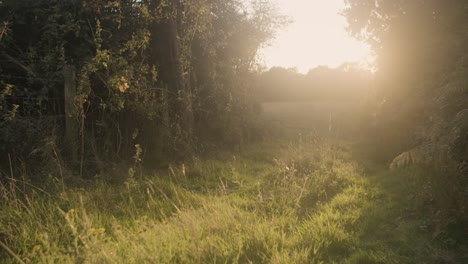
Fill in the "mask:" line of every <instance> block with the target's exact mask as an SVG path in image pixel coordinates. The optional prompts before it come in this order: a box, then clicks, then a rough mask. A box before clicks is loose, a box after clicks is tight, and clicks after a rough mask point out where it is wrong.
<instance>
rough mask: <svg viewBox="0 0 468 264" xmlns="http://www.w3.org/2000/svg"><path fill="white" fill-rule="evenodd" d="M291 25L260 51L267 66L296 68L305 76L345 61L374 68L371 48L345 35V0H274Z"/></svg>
mask: <svg viewBox="0 0 468 264" xmlns="http://www.w3.org/2000/svg"><path fill="white" fill-rule="evenodd" d="M272 1H273V2H274V3H275V4H277V5H278V8H279V10H280V12H281V13H282V14H284V15H286V16H288V17H290V19H291V20H292V23H291V24H290V25H289V26H288V27H287V28H286V29H285V30H283V31H282V32H279V33H278V35H277V38H276V39H275V40H274V41H273V42H272V45H271V46H269V47H266V48H265V49H264V50H263V51H262V52H261V59H263V60H264V62H265V64H266V66H267V67H273V66H281V67H285V68H296V69H297V70H298V71H299V72H303V73H306V72H307V71H309V70H310V69H312V68H315V67H317V66H320V65H324V66H329V67H332V68H333V67H337V66H339V65H341V64H343V63H346V62H352V63H358V64H360V65H362V66H363V67H364V68H368V69H370V68H372V67H371V65H372V56H371V51H370V48H369V46H368V45H366V44H364V43H362V42H359V41H358V40H356V39H354V38H353V37H351V36H350V35H349V34H348V32H346V25H347V23H346V19H345V18H344V17H343V16H342V15H340V12H341V10H342V9H343V8H344V7H345V4H344V1H343V0H272Z"/></svg>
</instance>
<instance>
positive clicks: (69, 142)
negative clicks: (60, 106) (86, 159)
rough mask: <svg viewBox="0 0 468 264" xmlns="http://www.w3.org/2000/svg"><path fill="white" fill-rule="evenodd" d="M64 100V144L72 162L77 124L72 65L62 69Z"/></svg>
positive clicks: (77, 130)
mask: <svg viewBox="0 0 468 264" xmlns="http://www.w3.org/2000/svg"><path fill="white" fill-rule="evenodd" d="M63 77H64V98H65V144H66V151H67V152H68V154H69V155H70V158H71V159H72V162H73V163H74V162H76V161H77V160H78V141H79V124H78V109H77V107H76V104H75V102H74V101H75V97H76V69H75V66H73V65H65V66H64V67H63Z"/></svg>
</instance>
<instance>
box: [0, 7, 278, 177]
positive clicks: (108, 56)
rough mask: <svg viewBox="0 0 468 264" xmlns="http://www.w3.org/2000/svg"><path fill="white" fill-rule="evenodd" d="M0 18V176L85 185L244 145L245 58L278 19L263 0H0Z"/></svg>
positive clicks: (247, 128)
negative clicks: (217, 147)
mask: <svg viewBox="0 0 468 264" xmlns="http://www.w3.org/2000/svg"><path fill="white" fill-rule="evenodd" d="M0 19H1V21H2V22H3V24H2V25H1V26H0V34H1V35H0V50H1V51H0V77H1V78H0V87H1V94H0V106H1V111H2V116H1V119H0V134H1V135H2V137H1V138H0V153H1V154H0V160H1V164H2V169H1V173H2V174H8V175H9V174H10V172H9V167H10V166H11V167H14V168H15V169H20V171H19V173H21V174H23V175H24V174H27V175H43V174H44V173H46V174H47V173H50V172H51V171H52V170H53V168H52V167H51V166H50V164H56V165H58V166H54V167H55V168H58V169H60V170H62V169H63V168H68V169H71V171H75V172H79V174H80V175H85V176H86V175H88V176H93V175H95V174H96V173H99V172H100V171H101V170H103V169H104V168H105V166H106V164H108V162H110V161H112V162H115V161H125V160H130V161H133V160H135V161H136V162H137V163H141V162H145V163H146V165H147V166H159V165H161V164H164V162H166V161H167V160H169V159H173V158H186V157H188V156H190V155H191V154H192V153H194V152H196V151H200V150H203V149H204V148H206V147H207V145H209V144H228V145H234V146H239V145H242V144H243V141H248V140H251V139H253V138H255V135H256V134H255V124H256V123H257V122H256V121H255V114H254V113H255V111H256V109H257V107H256V106H255V104H254V102H253V101H252V100H251V99H250V98H249V96H248V93H247V91H248V90H249V89H250V79H251V76H252V74H253V72H254V71H255V69H256V67H257V66H256V52H257V50H258V49H259V48H260V47H262V46H263V45H265V44H266V43H267V41H268V40H269V39H270V38H271V37H272V34H273V32H274V30H275V29H277V28H278V27H279V26H280V25H282V23H283V21H284V20H283V19H282V18H281V17H280V16H278V15H277V14H276V13H275V10H274V8H273V7H272V6H271V5H269V4H268V2H267V1H263V0H254V1H250V2H249V3H246V2H245V1H240V0H228V1H226V0H192V1H184V0H171V1H169V0H141V1H134V0H66V1H59V0H22V1H17V0H2V1H0ZM65 90H67V91H65ZM207 142H209V144H208V143H207ZM135 153H136V155H135ZM134 155H135V158H132V156H134ZM41 168H42V169H43V170H44V171H41V170H40V169H41Z"/></svg>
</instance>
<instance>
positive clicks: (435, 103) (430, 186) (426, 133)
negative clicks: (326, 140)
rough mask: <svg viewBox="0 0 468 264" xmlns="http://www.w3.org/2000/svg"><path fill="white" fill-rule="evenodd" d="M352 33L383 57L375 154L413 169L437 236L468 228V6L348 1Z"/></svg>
mask: <svg viewBox="0 0 468 264" xmlns="http://www.w3.org/2000/svg"><path fill="white" fill-rule="evenodd" d="M346 2H347V4H348V8H347V9H346V10H345V11H344V14H345V15H346V17H347V19H348V22H349V29H350V31H351V32H352V33H353V34H354V35H355V36H357V37H359V38H361V39H364V40H365V41H366V42H368V43H369V44H370V45H371V46H372V48H373V50H374V51H375V53H376V58H377V61H376V64H377V72H376V74H375V86H374V88H373V91H372V93H371V94H373V99H372V100H369V105H368V106H367V109H368V110H367V111H366V112H367V113H368V114H367V122H366V123H367V124H370V125H369V126H366V127H367V128H366V129H367V132H366V137H367V138H368V139H369V140H368V143H369V146H370V151H371V152H372V153H373V154H372V156H373V157H375V158H377V160H379V161H384V162H387V163H389V164H390V167H391V168H397V167H405V166H410V167H411V170H412V171H413V172H414V173H413V177H416V178H419V179H420V182H421V186H420V189H419V191H418V192H419V194H421V195H423V196H424V197H426V200H427V205H426V207H427V210H428V212H429V213H430V216H431V219H433V222H435V223H436V224H435V226H437V228H436V233H440V232H439V231H440V230H441V229H444V228H440V227H450V229H452V230H456V231H455V232H458V233H465V234H466V226H467V224H468V221H467V220H468V212H467V210H468V209H467V207H466V205H467V204H468V199H467V198H468V196H467V190H468V188H467V186H468V166H467V164H468V147H467V146H468V145H467V144H468V77H467V76H468V75H467V72H468V50H467V47H468V34H467V32H468V12H467V10H468V4H467V2H466V1H463V0H447V1H437V0H431V1H426V0H401V1H393V0H347V1H346Z"/></svg>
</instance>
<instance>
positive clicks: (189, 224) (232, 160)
mask: <svg viewBox="0 0 468 264" xmlns="http://www.w3.org/2000/svg"><path fill="white" fill-rule="evenodd" d="M124 186H125V187H124ZM414 188H415V186H414V185H413V184H412V183H411V181H410V180H409V179H408V178H407V176H405V175H403V173H399V172H390V171H387V170H386V169H385V168H381V167H372V166H370V165H368V166H366V167H365V168H364V167H363V166H362V165H359V164H358V163H357V162H356V161H354V160H353V158H352V156H351V154H350V151H349V150H348V149H347V148H346V147H342V146H330V145H326V144H321V143H317V142H315V143H308V144H300V145H298V144H293V145H291V144H283V145H281V144H278V145H268V146H267V145H262V146H256V147H252V148H251V149H248V150H246V151H245V153H244V154H243V155H241V156H232V155H230V154H222V155H221V154H220V155H218V156H217V157H216V158H205V159H203V160H196V161H194V162H193V163H192V164H190V165H187V166H185V165H184V166H183V167H180V166H179V167H174V168H171V169H170V172H169V173H168V174H167V175H165V176H164V177H162V176H156V177H155V176H151V177H146V178H142V179H136V180H132V181H131V182H129V181H126V182H125V183H124V184H121V185H118V184H117V185H113V186H110V185H108V184H105V185H99V184H97V185H96V186H94V187H92V188H90V189H87V190H84V189H80V188H69V190H67V191H66V192H65V193H57V194H56V197H55V199H50V198H49V197H45V196H44V195H40V194H38V193H35V194H30V195H29V196H28V197H27V198H26V199H27V202H24V199H20V198H18V197H17V196H15V199H16V200H14V199H13V198H12V197H13V196H12V193H11V192H10V193H9V192H7V191H6V190H5V188H3V189H4V190H3V192H4V194H3V195H4V197H6V200H5V203H4V205H5V206H6V207H4V208H6V210H4V211H3V213H2V214H0V230H4V231H3V232H4V233H3V237H4V238H5V239H4V241H5V242H6V243H5V244H6V245H8V246H9V247H8V248H9V249H11V251H13V252H16V253H15V255H17V257H19V258H21V259H23V260H24V261H25V262H28V261H29V262H34V263H35V262H42V263H57V262H60V263H76V262H82V263H457V262H455V260H454V259H453V258H451V257H450V255H449V254H448V253H446V252H445V251H444V250H442V249H440V248H439V247H438V245H437V244H436V242H435V241H434V240H433V239H432V238H431V236H430V235H429V232H427V230H426V226H425V221H424V218H422V216H420V215H418V214H416V212H417V207H418V206H419V205H418V202H417V199H414V195H413V193H414ZM0 252H1V253H0V254H3V255H0V257H3V258H0V262H2V263H3V262H4V263H14V262H15V259H14V258H13V257H12V256H11V254H10V255H8V254H7V253H6V252H3V251H0ZM2 259H3V260H4V261H3V260H2Z"/></svg>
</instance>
